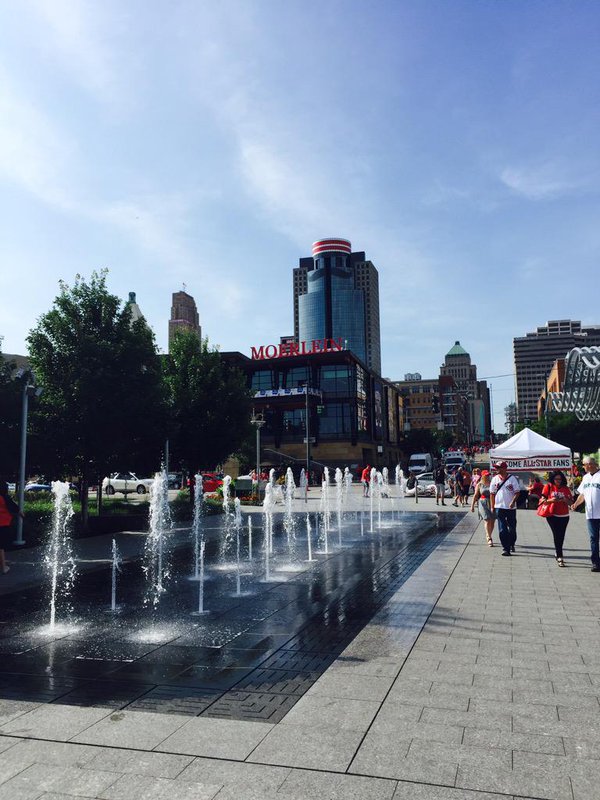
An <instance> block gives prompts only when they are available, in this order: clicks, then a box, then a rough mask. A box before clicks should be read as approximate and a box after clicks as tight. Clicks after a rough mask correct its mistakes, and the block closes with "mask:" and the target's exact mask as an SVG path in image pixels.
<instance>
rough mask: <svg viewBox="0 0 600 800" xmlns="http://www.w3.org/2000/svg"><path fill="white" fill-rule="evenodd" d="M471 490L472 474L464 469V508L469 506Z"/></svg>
mask: <svg viewBox="0 0 600 800" xmlns="http://www.w3.org/2000/svg"><path fill="white" fill-rule="evenodd" d="M470 489H471V474H470V473H469V471H468V470H466V469H463V474H462V504H463V506H468V505H469V491H470Z"/></svg>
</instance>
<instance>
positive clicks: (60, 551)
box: [44, 481, 77, 632]
mask: <svg viewBox="0 0 600 800" xmlns="http://www.w3.org/2000/svg"><path fill="white" fill-rule="evenodd" d="M52 494H53V496H54V511H53V513H52V529H51V534H50V541H49V543H48V547H47V550H46V555H45V557H44V563H45V565H46V568H47V570H48V572H49V573H50V632H54V631H55V630H56V610H57V603H58V601H59V599H62V600H64V602H65V606H66V609H65V610H67V611H68V612H70V611H71V607H70V595H71V590H72V588H73V584H74V583H75V576H76V571H77V570H76V566H75V559H74V557H73V550H72V547H71V536H70V521H71V517H72V516H73V503H72V502H71V495H70V494H69V484H68V483H66V482H63V481H53V482H52Z"/></svg>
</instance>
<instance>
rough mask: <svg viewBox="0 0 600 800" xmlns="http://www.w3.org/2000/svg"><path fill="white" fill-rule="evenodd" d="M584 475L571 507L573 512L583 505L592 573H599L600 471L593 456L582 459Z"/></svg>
mask: <svg viewBox="0 0 600 800" xmlns="http://www.w3.org/2000/svg"><path fill="white" fill-rule="evenodd" d="M583 468H584V470H585V475H584V476H583V479H582V481H581V483H580V484H579V486H578V488H577V499H576V500H575V502H574V503H573V505H572V506H571V508H572V509H573V510H574V509H576V508H578V507H579V506H580V505H581V504H582V503H585V516H586V520H587V528H588V533H589V535H590V550H591V555H592V572H600V549H599V546H598V545H599V540H600V471H599V470H598V462H597V461H596V459H595V458H594V457H593V456H585V458H584V459H583Z"/></svg>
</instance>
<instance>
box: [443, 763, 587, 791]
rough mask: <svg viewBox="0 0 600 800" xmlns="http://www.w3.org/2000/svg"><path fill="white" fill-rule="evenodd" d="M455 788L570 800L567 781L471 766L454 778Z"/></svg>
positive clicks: (516, 771)
mask: <svg viewBox="0 0 600 800" xmlns="http://www.w3.org/2000/svg"><path fill="white" fill-rule="evenodd" d="M456 786H457V787H459V788H462V789H475V790H477V791H482V792H499V793H501V794H508V795H519V796H520V797H534V798H536V800H537V798H539V800H573V795H572V792H571V782H570V780H569V778H567V777H561V776H558V777H553V778H552V780H549V779H548V776H547V775H536V774H532V773H531V772H528V771H523V770H514V769H513V770H507V769H496V770H493V769H486V770H481V769H478V768H477V767H476V766H473V765H471V764H461V766H460V767H459V769H458V774H457V776H456Z"/></svg>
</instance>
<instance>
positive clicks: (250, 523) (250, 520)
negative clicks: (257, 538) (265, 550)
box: [248, 514, 252, 561]
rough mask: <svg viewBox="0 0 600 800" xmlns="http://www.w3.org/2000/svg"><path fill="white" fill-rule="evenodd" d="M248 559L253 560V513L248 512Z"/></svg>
mask: <svg viewBox="0 0 600 800" xmlns="http://www.w3.org/2000/svg"><path fill="white" fill-rule="evenodd" d="M248 561H252V515H251V514H248Z"/></svg>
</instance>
